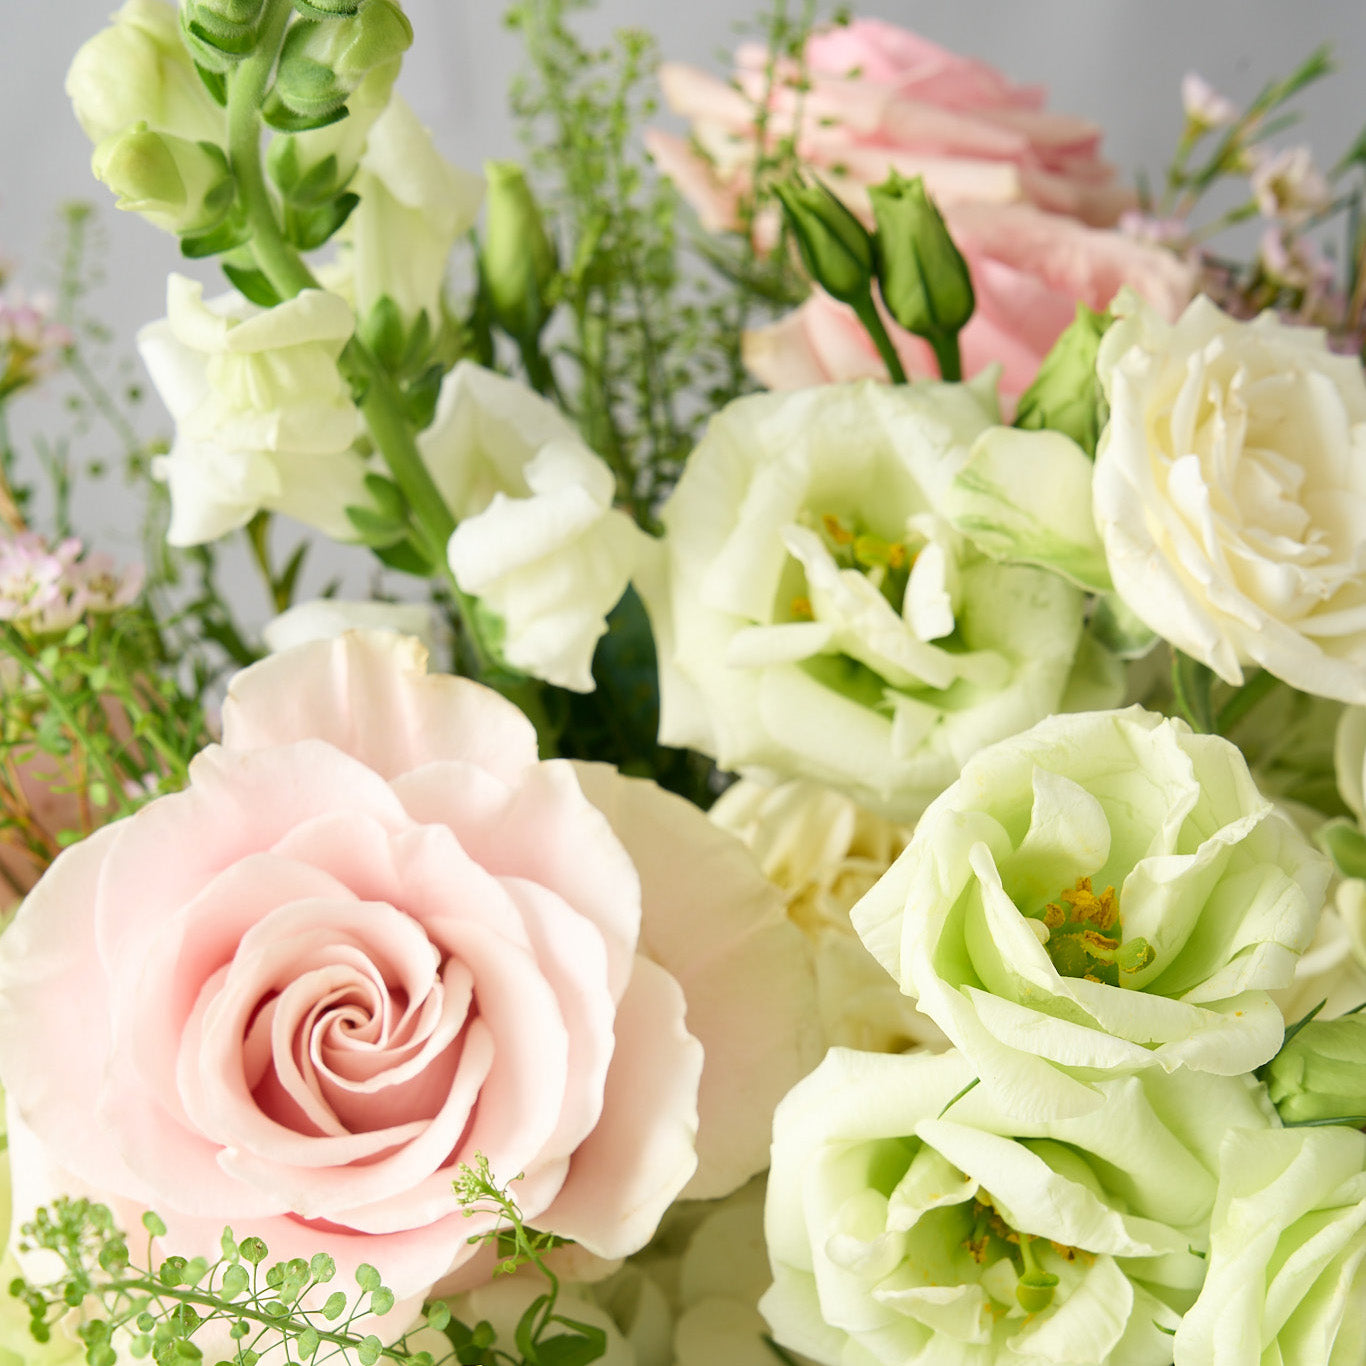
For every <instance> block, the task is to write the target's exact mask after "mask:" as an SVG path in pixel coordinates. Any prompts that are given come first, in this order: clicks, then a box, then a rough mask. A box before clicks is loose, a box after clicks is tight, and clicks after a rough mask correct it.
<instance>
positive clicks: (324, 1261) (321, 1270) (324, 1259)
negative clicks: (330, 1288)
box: [308, 1252, 337, 1285]
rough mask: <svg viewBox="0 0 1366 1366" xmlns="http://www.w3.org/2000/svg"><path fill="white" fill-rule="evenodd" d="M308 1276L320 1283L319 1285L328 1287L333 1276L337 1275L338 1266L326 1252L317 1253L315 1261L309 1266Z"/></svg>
mask: <svg viewBox="0 0 1366 1366" xmlns="http://www.w3.org/2000/svg"><path fill="white" fill-rule="evenodd" d="M308 1274H309V1275H310V1276H311V1277H312V1278H313V1279H314V1280H315V1281H317V1282H318V1284H319V1285H326V1284H327V1282H328V1281H330V1280H331V1279H332V1277H333V1276H335V1275H336V1274H337V1264H336V1262H334V1261H333V1260H332V1258H331V1257H329V1256H328V1255H327V1253H325V1252H319V1253H317V1254H316V1255H315V1256H314V1258H313V1260H312V1261H311V1262H309V1264H308Z"/></svg>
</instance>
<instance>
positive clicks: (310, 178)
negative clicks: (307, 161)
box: [286, 153, 341, 209]
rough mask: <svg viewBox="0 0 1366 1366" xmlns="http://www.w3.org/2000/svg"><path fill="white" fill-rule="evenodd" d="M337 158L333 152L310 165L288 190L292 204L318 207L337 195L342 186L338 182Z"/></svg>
mask: <svg viewBox="0 0 1366 1366" xmlns="http://www.w3.org/2000/svg"><path fill="white" fill-rule="evenodd" d="M337 170H338V166H337V158H336V157H335V156H333V155H332V154H330V153H329V154H328V155H327V156H325V157H323V159H322V160H321V161H319V162H316V163H315V164H314V165H312V166H310V167H309V168H308V170H307V171H305V172H304V173H303V175H301V176H300V177H299V178H298V179H297V180H296V181H295V183H294V184H293V185H292V186H291V187H290V189H289V190H288V191H287V192H286V193H287V194H288V197H289V202H290V203H291V204H297V205H298V206H299V207H300V208H301V209H312V208H316V207H317V206H318V205H319V204H323V203H325V202H326V201H327V200H329V199H333V198H335V197H336V194H337V191H338V190H339V189H340V188H341V187H340V186H339V185H338V184H337Z"/></svg>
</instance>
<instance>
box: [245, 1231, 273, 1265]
mask: <svg viewBox="0 0 1366 1366" xmlns="http://www.w3.org/2000/svg"><path fill="white" fill-rule="evenodd" d="M237 1250H238V1251H239V1252H240V1253H241V1254H242V1260H243V1261H244V1262H250V1263H251V1264H252V1265H253V1266H259V1265H260V1264H261V1263H262V1262H264V1261H265V1259H266V1258H267V1257H268V1256H270V1249H269V1248H268V1247H267V1246H266V1245H265V1243H264V1242H262V1240H261V1239H260V1238H243V1239H242V1241H241V1243H240V1244H238V1248H237Z"/></svg>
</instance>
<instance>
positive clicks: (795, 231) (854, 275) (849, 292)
mask: <svg viewBox="0 0 1366 1366" xmlns="http://www.w3.org/2000/svg"><path fill="white" fill-rule="evenodd" d="M774 190H775V193H776V194H777V196H778V200H779V202H780V203H781V204H782V206H783V215H784V217H785V218H786V219H787V224H788V226H789V227H790V228H791V229H792V235H793V236H794V237H795V238H796V239H797V249H798V251H800V252H801V256H802V264H803V265H804V266H805V267H806V271H807V274H808V275H810V276H811V278H812V279H813V280H814V281H815V282H816V283H817V284H818V285H819V286H820V287H821V288H822V289H823V290H825V292H826V293H827V294H829V295H830V296H831V297H832V298H835V299H838V300H839V301H840V302H841V303H845V304H848V303H853V302H854V301H855V300H862V299H864V298H866V297H867V296H868V294H869V291H870V289H871V287H872V279H873V239H872V237H871V236H869V233H868V229H867V228H865V227H864V226H863V224H862V223H860V222H859V221H858V219H857V218H855V217H854V215H853V214H852V213H850V212H849V210H848V209H847V208H845V206H844V205H843V204H842V203H841V202H840V201H839V200H838V199H837V198H836V197H835V196H834V195H833V194H831V192H830V191H829V190H828V189H826V187H825V186H824V185H821V184H816V185H803V184H802V183H801V182H800V181H797V180H792V181H789V182H788V183H787V184H785V185H777V186H775V187H774Z"/></svg>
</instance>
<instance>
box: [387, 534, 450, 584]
mask: <svg viewBox="0 0 1366 1366" xmlns="http://www.w3.org/2000/svg"><path fill="white" fill-rule="evenodd" d="M371 549H372V550H374V552H375V558H376V559H377V560H379V561H380V563H381V564H384V565H387V566H388V567H389V568H390V569H395V570H397V571H398V572H399V573H400V574H412V575H414V576H415V577H417V578H419V579H430V578H431V577H432V576H433V575H434V574H435V573H436V568H437V567H436V565H435V564H433V563H432V560H431V558H430V557H429V556H428V555H426V554H425V553H424V552H423V551H421V550H419V549H418V548H417V546H415V545H414V544H413V542H412V541H411V540H402V541H397V542H395V543H394V544H393V545H385V546H372V547H371Z"/></svg>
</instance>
